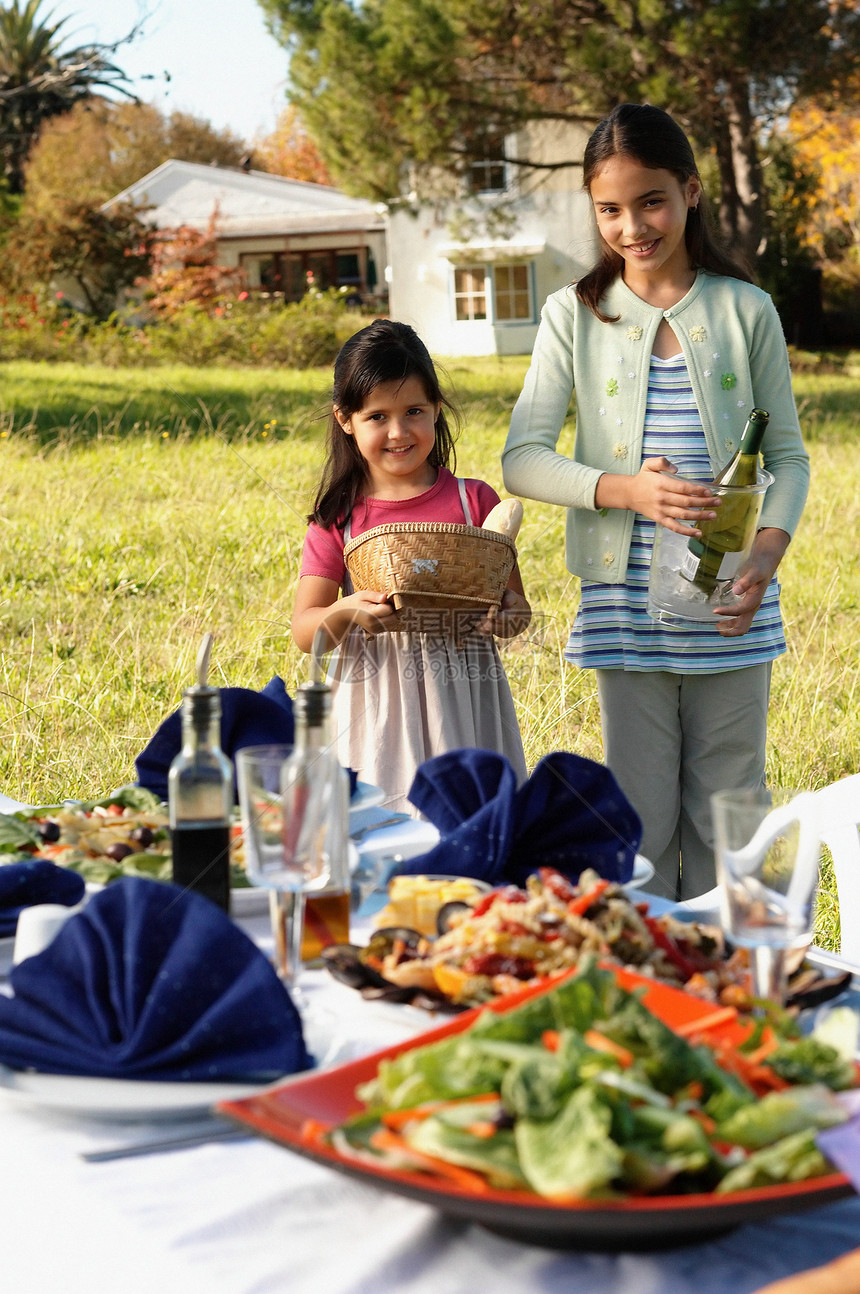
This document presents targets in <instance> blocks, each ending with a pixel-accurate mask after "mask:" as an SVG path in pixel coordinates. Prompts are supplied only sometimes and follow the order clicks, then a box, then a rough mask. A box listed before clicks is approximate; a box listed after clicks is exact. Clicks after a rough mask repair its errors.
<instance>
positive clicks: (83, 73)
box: [0, 0, 133, 193]
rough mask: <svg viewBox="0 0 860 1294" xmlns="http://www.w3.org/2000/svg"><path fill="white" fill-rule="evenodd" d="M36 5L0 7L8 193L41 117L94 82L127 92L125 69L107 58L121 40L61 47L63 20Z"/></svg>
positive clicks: (30, 0)
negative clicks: (43, 13) (41, 13)
mask: <svg viewBox="0 0 860 1294" xmlns="http://www.w3.org/2000/svg"><path fill="white" fill-rule="evenodd" d="M41 5H42V0H26V2H25V0H11V3H9V4H8V5H5V6H3V7H2V8H0V157H2V166H3V173H4V175H5V178H6V182H7V185H8V188H9V190H10V192H12V193H20V192H21V190H22V187H23V177H24V163H25V162H26V159H27V156H28V154H29V152H30V149H31V148H32V146H33V142H34V141H35V139H36V138H37V136H38V134H39V131H40V130H41V128H42V125H43V123H44V122H45V121H47V120H48V119H49V118H51V117H55V116H56V115H57V114H58V113H63V112H68V110H69V108H71V107H72V106H73V104H75V103H77V102H78V101H79V100H81V99H86V98H88V97H89V96H90V95H91V94H92V92H93V90H94V89H96V88H97V87H102V88H104V87H110V88H112V89H113V90H115V91H117V92H118V93H120V94H124V95H127V96H128V97H133V96H132V95H131V91H130V90H129V89H127V83H128V78H127V77H126V75H125V73H124V72H123V71H121V69H120V68H119V67H117V66H116V64H115V63H113V62H112V61H111V60H112V58H113V56H114V54H115V53H116V51H117V49H118V48H119V47H120V45H122V44H123V43H124V41H119V42H117V43H116V44H114V45H80V46H77V47H76V48H71V49H63V47H62V42H63V36H62V35H61V30H60V29H61V28H62V27H63V26H64V24H65V19H61V20H60V22H56V23H52V22H51V21H50V19H46V20H45V21H42V20H41V19H40V17H39V10H40V8H41ZM132 34H133V33H132ZM125 39H126V40H128V39H130V36H129V37H126V38H125Z"/></svg>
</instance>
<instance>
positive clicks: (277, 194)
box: [107, 123, 594, 356]
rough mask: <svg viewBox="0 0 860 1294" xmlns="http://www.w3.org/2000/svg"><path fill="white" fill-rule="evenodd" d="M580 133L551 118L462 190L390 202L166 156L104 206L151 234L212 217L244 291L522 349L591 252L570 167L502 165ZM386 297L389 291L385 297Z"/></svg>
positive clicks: (548, 159)
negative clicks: (332, 296) (314, 301)
mask: <svg viewBox="0 0 860 1294" xmlns="http://www.w3.org/2000/svg"><path fill="white" fill-rule="evenodd" d="M585 139H586V132H585V131H584V130H580V129H579V128H577V127H571V126H567V125H561V124H558V123H543V124H541V125H539V126H534V125H533V126H531V127H529V128H528V129H527V130H524V131H523V132H522V133H520V134H519V135H515V136H509V137H508V138H507V139H506V140H505V141H503V142H502V141H500V143H499V147H498V149H497V151H496V153H495V155H494V156H491V157H488V158H487V160H486V161H485V162H480V163H478V164H477V165H475V166H474V167H473V168H472V186H471V192H469V193H463V192H461V191H459V190H458V189H456V188H454V186H453V185H451V186H449V188H450V196H449V197H448V198H447V199H446V200H441V199H438V198H436V199H434V200H433V201H432V202H431V201H428V202H423V201H421V199H420V197H419V196H416V198H415V200H414V202H410V201H406V202H403V201H397V202H392V203H391V204H390V206H389V207H388V208H386V207H385V206H381V205H375V204H373V203H370V202H367V201H364V200H362V199H360V198H351V197H348V196H347V195H346V194H345V193H341V192H340V191H339V190H337V189H334V188H330V187H328V186H327V185H322V184H307V183H305V182H303V181H300V180H288V179H284V178H283V177H282V176H277V175H268V174H266V173H264V172H262V171H244V170H242V169H239V168H230V167H222V166H214V165H213V166H204V165H201V164H200V163H196V162H179V161H176V160H174V159H171V160H170V161H167V162H164V163H163V164H162V165H161V166H159V167H156V169H155V170H154V171H150V173H149V174H148V175H145V176H143V178H142V179H140V180H138V181H137V182H136V183H135V184H132V185H130V186H129V188H127V189H124V190H123V192H122V193H119V194H117V195H116V197H114V198H112V199H111V203H110V204H107V205H112V204H113V203H116V202H119V201H123V200H125V201H129V202H133V203H135V204H145V205H146V206H148V207H149V208H150V210H149V212H148V214H147V215H146V219H148V220H149V221H151V222H152V223H153V224H154V225H156V226H157V227H158V228H162V229H167V228H175V227H177V226H180V225H189V226H191V227H193V228H195V229H200V230H204V229H206V228H207V227H208V225H209V222H210V220H211V219H212V217H213V214H214V216H215V219H216V225H215V228H216V235H217V240H218V259H219V262H220V264H222V265H228V266H234V265H235V266H238V267H240V268H241V269H242V270H244V272H245V275H246V279H247V284H248V287H249V289H251V290H252V291H259V292H262V293H266V294H271V295H282V296H283V297H284V299H285V300H288V301H293V300H298V299H299V298H300V297H301V296H302V295H303V293H304V292H305V291H306V290H307V286H308V276H309V275H312V276H313V280H314V283H315V285H316V286H318V287H321V288H327V287H348V288H350V289H354V290H355V291H356V292H357V293H358V295H359V296H360V297H361V298H362V300H365V301H367V300H370V301H371V302H374V303H375V304H376V305H377V307H378V308H379V310H380V311H383V310H384V311H387V313H389V314H390V315H391V316H392V318H395V319H399V320H401V321H403V322H406V323H411V324H412V325H413V326H414V327H415V328H416V330H417V331H418V333H419V334H420V336H421V337H422V338H423V339H424V341H425V342H426V344H427V346H428V348H429V350H430V351H431V353H432V354H436V355H442V356H448V355H516V354H529V353H530V352H531V349H532V346H533V344H534V339H535V334H536V332H537V325H538V318H539V315H540V308H541V306H542V304H543V302H544V300H545V299H546V297H547V296H548V295H549V294H550V292H554V291H555V290H556V288H559V287H562V286H563V285H564V284H565V283H569V282H570V281H571V280H572V279H574V278H576V277H577V276H578V275H579V274H581V273H582V272H583V270H584V269H585V268H587V267H588V266H589V265H590V264H591V263H592V261H593V258H594V232H593V222H592V216H591V204H590V202H589V201H588V199H587V197H586V195H585V194H584V193H583V191H582V173H581V168H580V167H579V166H578V165H576V166H571V165H568V166H566V167H564V168H563V169H561V170H551V169H546V170H541V169H538V170H534V171H530V172H528V173H527V174H526V178H522V175H521V172H520V170H519V168H517V167H514V166H513V165H511V164H510V163H508V162H506V161H505V157H506V156H507V157H518V156H523V157H524V156H527V157H529V158H530V159H532V160H533V161H536V162H540V163H543V164H545V165H547V166H548V164H550V163H553V162H556V161H559V160H565V161H570V160H571V159H575V158H576V157H578V156H580V155H581V151H582V146H583V144H584V141H585ZM386 294H387V295H386Z"/></svg>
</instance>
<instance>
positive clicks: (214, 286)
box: [139, 211, 245, 317]
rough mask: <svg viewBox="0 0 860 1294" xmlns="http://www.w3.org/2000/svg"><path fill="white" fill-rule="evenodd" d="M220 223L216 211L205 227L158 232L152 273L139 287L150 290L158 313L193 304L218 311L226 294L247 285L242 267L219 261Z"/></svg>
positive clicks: (148, 293)
mask: <svg viewBox="0 0 860 1294" xmlns="http://www.w3.org/2000/svg"><path fill="white" fill-rule="evenodd" d="M217 223H218V213H217V211H215V212H213V214H212V216H211V218H210V220H209V225H208V227H207V228H206V229H205V230H200V229H192V228H191V226H190V225H180V226H179V227H178V228H177V229H162V230H159V232H158V233H157V234H156V236H155V240H154V243H153V247H152V266H151V273H150V274H149V277H148V278H147V279H146V281H145V282H144V281H141V282H140V283H139V286H141V287H144V288H145V289H146V296H147V302H148V304H149V306H150V308H151V309H152V310H154V311H155V312H156V313H157V314H161V315H165V316H167V317H170V316H171V315H175V314H177V313H178V312H179V311H180V310H182V308H183V307H184V306H187V305H191V304H194V305H197V306H199V307H200V308H201V309H202V310H206V311H217V310H218V309H219V301H220V300H221V298H222V297H224V296H226V295H229V294H233V293H235V292H237V291H238V289H239V288H240V287H242V286H243V285H244V281H245V280H244V274H243V272H242V271H241V270H240V269H237V268H236V267H235V266H224V265H219V264H218V263H217V260H216V256H217V251H218V237H217V233H216V229H217Z"/></svg>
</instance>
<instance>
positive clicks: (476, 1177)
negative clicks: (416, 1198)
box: [370, 1128, 489, 1195]
mask: <svg viewBox="0 0 860 1294" xmlns="http://www.w3.org/2000/svg"><path fill="white" fill-rule="evenodd" d="M370 1144H371V1146H373V1148H374V1149H375V1150H383V1151H385V1150H387V1151H395V1152H398V1153H400V1154H403V1155H405V1156H407V1157H408V1158H409V1159H411V1160H413V1161H414V1163H415V1165H416V1167H421V1168H427V1169H429V1170H430V1171H431V1172H434V1173H437V1174H438V1175H439V1176H440V1177H445V1178H447V1179H448V1180H449V1181H451V1182H453V1183H454V1184H455V1185H456V1186H460V1187H461V1188H462V1189H463V1190H464V1191H472V1192H473V1194H475V1195H486V1193H487V1191H488V1190H489V1184H488V1183H487V1181H486V1180H485V1179H484V1178H483V1177H481V1175H480V1173H475V1172H473V1171H472V1169H471V1168H461V1166H460V1165H459V1164H449V1163H448V1161H447V1160H445V1159H437V1158H436V1156H435V1155H426V1154H425V1153H424V1152H423V1151H422V1150H414V1149H413V1148H412V1146H410V1145H409V1143H408V1141H406V1140H405V1139H404V1138H403V1137H401V1136H399V1135H398V1134H397V1133H396V1132H392V1131H391V1130H390V1129H389V1128H380V1129H379V1130H378V1132H374V1133H373V1134H372V1135H371V1137H370Z"/></svg>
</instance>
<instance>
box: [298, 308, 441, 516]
mask: <svg viewBox="0 0 860 1294" xmlns="http://www.w3.org/2000/svg"><path fill="white" fill-rule="evenodd" d="M410 377H416V378H418V380H419V382H420V383H421V385H422V386H423V387H424V394H425V396H426V397H427V401H428V403H430V404H438V405H439V406H440V407H439V415H438V417H437V418H436V442H435V444H434V446H433V448H432V450H431V451H430V454H429V457H428V459H427V461H428V463H429V464H430V466H431V467H449V466H450V467H451V468H452V469H454V468H455V466H456V454H455V451H454V436H453V434H452V432H451V429H450V427H449V426H448V420H447V418H446V417H445V410H446V409H447V410H448V411H449V413H450V414H451V415H452V418H453V419H454V421H455V424H456V420H457V415H456V411H455V409H454V406H453V405H452V403H451V401H450V400H449V399H448V397H447V396H446V395H445V393H444V392H443V391H442V389H441V387H440V386H439V379H438V377H437V375H436V369H435V368H434V366H433V361H432V359H431V358H430V353H429V351H428V350H427V347H426V346H425V345H424V343H423V341H422V340H421V338H420V337H419V336H418V334H417V332H416V331H415V329H414V328H410V327H409V325H408V324H404V323H396V322H395V321H394V320H393V319H375V320H374V322H373V323H372V324H369V325H368V327H367V328H362V329H361V331H360V332H357V333H355V334H354V336H352V337H350V339H349V341H347V342H344V344H343V346H342V347H341V349H340V353H339V354H338V357H337V359H336V360H335V362H334V387H333V389H332V412H331V415H330V417H329V424H328V437H327V441H326V461H325V467H324V468H323V474H322V480H321V481H320V486H319V489H318V490H317V497H316V500H315V501H314V510H313V512H312V513H311V515H310V516H309V517H308V521H315V522H316V523H317V525H320V526H325V527H326V528H328V527H329V526H333V525H335V524H337V523H342V522H343V521H345V519H346V518H347V517H348V516H349V514H350V512H351V511H352V508H353V505H354V503H355V501H356V499H357V498H358V496H359V494H361V492H362V487H363V486H364V485H365V484H366V481H367V464H366V462H365V460H364V459H363V458H362V456H361V454H360V453H359V450H358V446H357V445H356V443H355V437H354V436H349V435H347V433H346V432H345V431H344V430H343V428H342V427H341V425H340V423H339V422H338V420H337V417H336V416H335V412H334V410H335V409H337V410H338V412H339V413H340V414H341V416H342V417H346V418H350V417H351V416H352V415H353V414H354V413H358V411H359V409H361V408H363V406H364V405H365V404H366V402H367V399H368V397H369V395H370V393H371V391H372V390H373V389H374V387H377V386H379V385H380V383H382V382H404V381H405V380H406V379H407V378H410Z"/></svg>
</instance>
